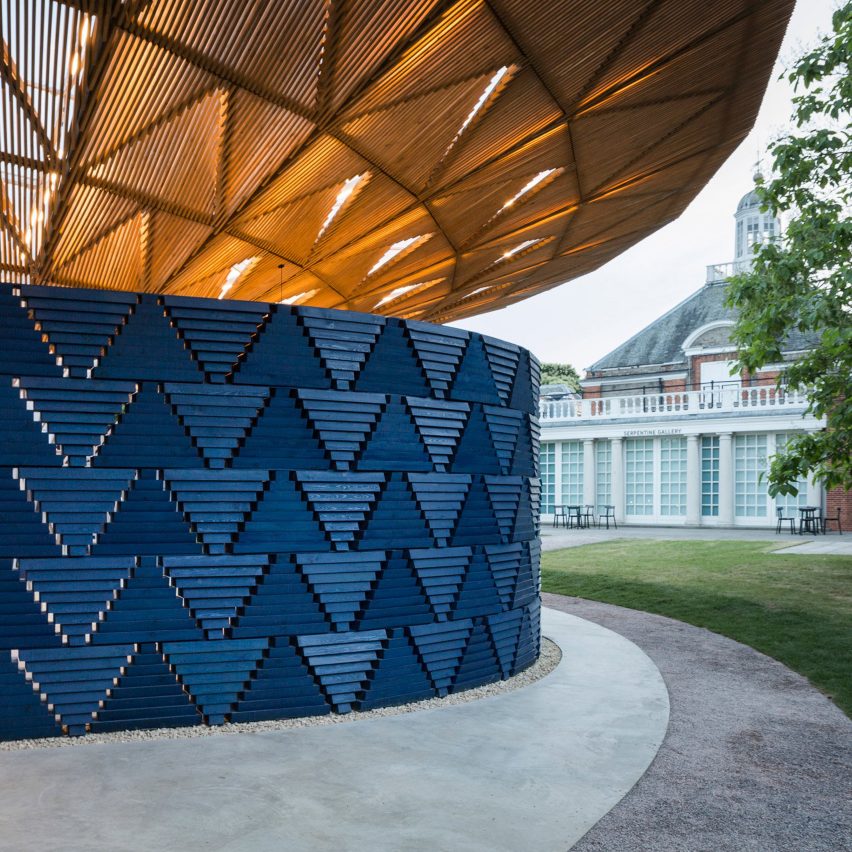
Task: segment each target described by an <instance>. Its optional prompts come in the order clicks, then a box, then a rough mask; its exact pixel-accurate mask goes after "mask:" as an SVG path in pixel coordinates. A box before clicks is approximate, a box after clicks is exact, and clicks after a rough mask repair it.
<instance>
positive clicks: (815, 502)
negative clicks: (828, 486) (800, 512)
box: [806, 475, 822, 509]
mask: <svg viewBox="0 0 852 852" xmlns="http://www.w3.org/2000/svg"><path fill="white" fill-rule="evenodd" d="M806 493H807V501H808V502H807V505H808V506H819V507H820V509H822V487H821V486H820V485H819V484H818V483H817V481H816V480H815V479H814V478H813V476H811V475H808V488H807V492H806Z"/></svg>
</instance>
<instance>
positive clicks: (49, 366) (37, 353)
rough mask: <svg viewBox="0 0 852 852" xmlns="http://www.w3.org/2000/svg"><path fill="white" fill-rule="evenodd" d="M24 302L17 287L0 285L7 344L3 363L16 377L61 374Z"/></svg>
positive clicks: (1, 326)
mask: <svg viewBox="0 0 852 852" xmlns="http://www.w3.org/2000/svg"><path fill="white" fill-rule="evenodd" d="M21 302H22V300H21V297H20V295H17V293H16V290H14V289H13V288H11V287H7V286H3V287H0V333H2V335H3V343H4V345H5V351H4V353H3V365H4V367H5V370H6V372H7V373H9V374H10V375H16V376H51V377H53V378H58V377H60V376H61V375H62V368H61V367H59V366H58V365H57V363H56V359H55V357H54V355H53V354H52V353H51V351H50V347H49V345H48V343H47V341H46V340H45V339H44V336H43V335H42V332H41V330H40V329H37V328H36V324H35V321H34V319H33V317H32V315H30V314H28V312H27V311H26V310H25V309H24V307H23V305H22V303H21Z"/></svg>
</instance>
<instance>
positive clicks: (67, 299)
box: [22, 287, 137, 378]
mask: <svg viewBox="0 0 852 852" xmlns="http://www.w3.org/2000/svg"><path fill="white" fill-rule="evenodd" d="M22 295H23V299H22V303H23V305H24V306H25V307H26V310H27V311H28V313H29V315H30V316H31V317H32V319H33V321H34V326H35V328H36V330H37V331H40V332H41V333H42V335H43V337H44V339H45V340H46V341H47V344H48V346H49V347H50V351H51V354H53V356H54V357H55V358H56V364H57V366H58V367H60V368H61V369H62V371H63V372H64V374H65V375H66V376H74V377H78V378H88V377H90V376H91V375H92V370H93V369H94V368H95V367H97V366H98V364H99V363H100V362H101V359H102V358H103V357H104V355H105V354H106V351H107V350H108V349H109V347H110V345H111V343H112V340H113V338H114V337H115V335H116V334H117V333H118V330H119V328H120V327H121V326H122V325H123V324H124V323H125V322H126V321H127V318H128V316H129V315H130V312H131V311H132V310H133V308H134V306H135V305H136V303H137V296H136V294H135V293H116V292H107V293H99V294H98V298H97V299H91V300H86V304H85V309H84V310H85V321H84V322H82V323H81V322H80V310H81V306H80V296H79V291H77V290H76V289H75V290H59V291H57V289H56V288H55V287H23V288H22Z"/></svg>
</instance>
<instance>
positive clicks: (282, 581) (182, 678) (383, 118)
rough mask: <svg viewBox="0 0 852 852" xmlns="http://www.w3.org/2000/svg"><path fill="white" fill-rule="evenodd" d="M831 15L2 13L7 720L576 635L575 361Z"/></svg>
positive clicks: (474, 662) (70, 723)
mask: <svg viewBox="0 0 852 852" xmlns="http://www.w3.org/2000/svg"><path fill="white" fill-rule="evenodd" d="M792 6H793V3H792V0H780V2H754V1H753V0H752V2H749V1H748V0H724V2H718V3H707V2H704V0H702V2H698V0H652V2H649V0H618V2H615V3H610V4H603V5H602V4H600V3H598V2H593V0H572V2H545V0H488V1H487V2H485V0H456V1H455V2H449V1H448V2H437V0H382V2H378V0H375V2H373V0H362V1H361V2H342V0H305V1H304V2H284V0H278V2H267V3H259V2H244V0H243V2H231V0H202V2H190V1H189V0H152V2H119V0H99V2H84V0H77V2H72V0H68V2H58V0H0V30H2V40H3V55H2V63H1V64H0V79H2V93H0V105H2V135H0V277H2V280H3V282H4V283H3V285H2V288H1V289H0V328H2V332H3V342H4V346H3V352H2V357H0V506H2V512H0V615H2V617H0V737H3V738H19V737H35V736H60V735H63V734H70V735H77V734H85V733H87V732H89V731H92V732H96V731H108V730H115V729H123V728H135V727H146V726H147V727H156V726H167V725H198V724H219V723H222V722H228V721H231V722H238V721H243V720H257V719H266V718H280V717H287V716H305V715H311V714H321V713H330V712H333V713H344V712H347V711H349V710H351V709H362V708H369V707H374V706H379V705H382V704H389V703H399V702H404V701H411V700H415V699H418V698H424V697H431V696H442V695H445V694H447V693H451V692H454V691H458V690H463V689H466V688H468V687H471V686H473V685H476V684H481V683H486V682H488V681H493V680H497V679H500V678H507V677H510V676H511V675H513V674H514V673H516V672H518V671H520V670H522V669H524V668H526V667H527V666H529V665H530V664H531V663H532V662H533V661H534V660H535V659H536V657H537V655H538V651H539V596H538V570H539V569H538V561H539V551H538V543H537V524H538V515H539V501H540V480H539V477H538V451H539V446H538V444H539V426H538V419H537V412H538V389H537V384H538V366H537V362H536V360H535V358H534V357H533V356H532V355H530V354H529V353H527V352H526V351H524V350H522V349H520V348H519V347H518V346H516V345H514V344H512V343H511V342H503V341H499V340H495V339H492V338H488V337H483V336H480V335H478V334H471V333H468V332H463V331H459V330H456V329H450V328H447V327H446V326H443V325H441V323H444V322H446V321H449V320H453V319H458V318H460V317H465V316H470V315H473V314H476V313H477V312H480V311H483V310H487V309H492V308H495V307H498V306H501V305H508V304H511V303H512V302H515V301H518V300H520V299H524V298H527V297H529V296H532V295H534V294H536V293H539V292H543V291H545V290H547V289H549V288H552V287H555V286H557V285H561V284H564V283H565V282H568V281H569V280H570V279H572V278H574V277H576V276H578V275H581V274H583V273H585V272H588V271H590V270H593V269H596V268H597V267H599V266H600V265H601V264H603V263H605V262H606V261H607V260H609V259H610V258H612V257H614V256H615V255H616V254H618V253H619V252H621V251H623V250H624V249H626V248H627V247H629V246H631V245H633V244H634V243H636V242H637V241H638V240H641V239H642V238H643V237H644V236H646V235H648V234H650V233H652V232H653V231H654V230H655V229H657V228H659V227H660V226H662V225H664V224H665V223H667V222H670V221H671V220H672V219H674V218H675V217H677V216H678V215H679V213H680V212H681V211H682V210H683V209H684V208H685V206H686V205H687V204H688V203H689V201H690V200H691V199H692V198H693V197H694V196H695V195H696V193H697V192H698V191H699V190H700V189H701V187H702V186H703V185H704V184H705V183H706V182H707V180H708V179H709V178H710V177H711V176H712V175H713V174H714V172H715V171H716V169H717V168H718V167H719V165H720V164H721V163H722V162H723V161H724V160H725V158H726V157H727V156H728V155H729V154H730V153H731V151H733V149H734V148H735V147H736V146H737V144H738V143H739V142H740V141H741V140H742V139H743V138H744V136H745V135H746V134H747V132H748V130H749V128H750V126H751V124H752V121H753V119H754V116H755V114H756V112H757V109H758V106H759V104H760V100H761V97H762V94H763V91H764V88H765V85H766V82H767V79H768V76H769V74H770V71H771V68H772V65H773V61H774V59H775V56H776V53H777V51H778V47H779V44H780V42H781V38H782V36H783V33H784V29H785V27H786V24H787V20H788V17H789V14H790V12H791V9H792Z"/></svg>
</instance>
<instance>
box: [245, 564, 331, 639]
mask: <svg viewBox="0 0 852 852" xmlns="http://www.w3.org/2000/svg"><path fill="white" fill-rule="evenodd" d="M255 558H257V557H255ZM330 630H331V624H330V619H329V618H328V617H327V616H326V615H325V614H324V613H323V611H322V609H321V608H320V605H319V601H318V599H317V596H316V594H314V592H313V591H312V590H311V588H310V586H309V584H308V582H307V580H306V579H305V577H304V576H303V575H302V574H301V573H300V572H299V570H298V569H297V567H296V565H295V563H294V562H293V560H292V559H291V558H288V557H287V556H285V555H283V554H281V555H279V556H278V557H277V558H273V559H272V561H271V562H270V564H269V566H268V567H267V568H265V569H264V571H263V574H262V575H261V576H260V577H259V578H258V582H257V585H256V586H255V587H254V588H253V590H252V594H251V597H250V598H249V599H248V601H246V602H245V604H243V606H241V607H240V608H239V611H238V613H237V617H236V621H235V624H234V627H233V629H232V630H231V635H232V636H233V637H234V638H235V639H241V638H244V637H253V636H273V635H276V634H278V635H280V634H286V635H294V634H300V633H325V632H328V631H330Z"/></svg>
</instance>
